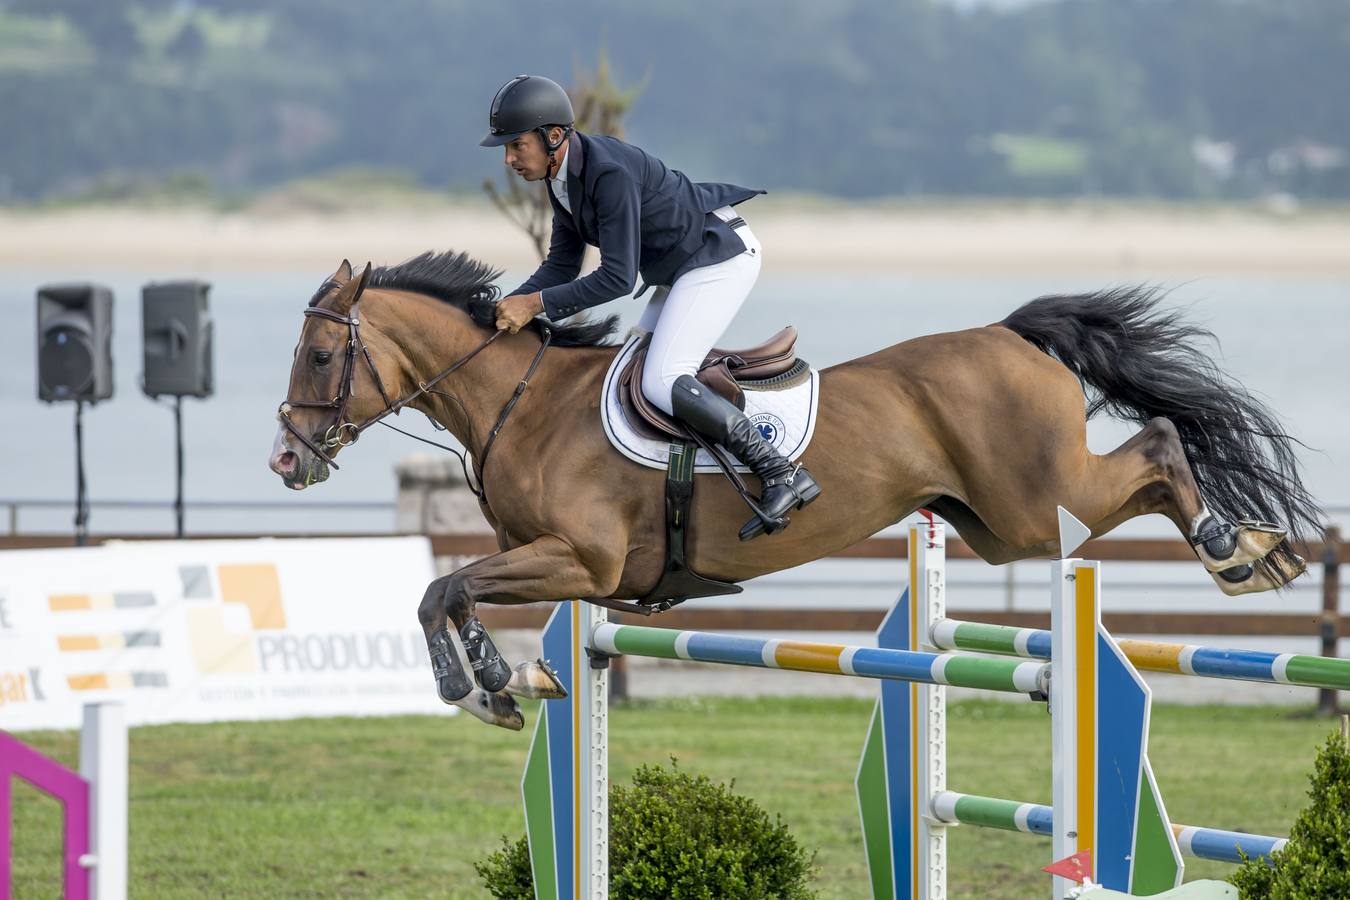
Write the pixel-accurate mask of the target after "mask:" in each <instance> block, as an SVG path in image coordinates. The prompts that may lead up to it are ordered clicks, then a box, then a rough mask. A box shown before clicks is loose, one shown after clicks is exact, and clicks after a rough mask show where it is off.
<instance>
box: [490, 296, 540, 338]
mask: <svg viewBox="0 0 1350 900" xmlns="http://www.w3.org/2000/svg"><path fill="white" fill-rule="evenodd" d="M543 311H544V296H543V294H541V293H540V292H539V291H535V292H534V293H533V294H512V295H511V296H510V297H505V298H503V299H502V300H501V301H500V302H499V303H498V304H497V330H498V331H509V332H511V333H512V334H515V333H516V332H517V331H519V330H520V329H522V328H524V327H525V326H526V325H528V324H530V320H531V319H533V318H534V317H535V316H537V315H539V314H540V313H541V312H543Z"/></svg>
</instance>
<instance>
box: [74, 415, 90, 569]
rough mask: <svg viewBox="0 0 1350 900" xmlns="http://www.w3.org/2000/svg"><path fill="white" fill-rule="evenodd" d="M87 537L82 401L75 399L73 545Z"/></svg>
mask: <svg viewBox="0 0 1350 900" xmlns="http://www.w3.org/2000/svg"><path fill="white" fill-rule="evenodd" d="M88 539H89V491H88V487H87V486H86V484H85V481H84V401H83V400H76V401H75V546H76V547H83V546H84V545H85V544H86V543H87V542H88Z"/></svg>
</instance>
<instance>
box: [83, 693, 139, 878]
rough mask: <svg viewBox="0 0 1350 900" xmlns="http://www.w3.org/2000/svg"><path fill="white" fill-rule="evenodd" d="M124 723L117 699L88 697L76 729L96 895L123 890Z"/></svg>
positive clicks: (125, 776)
mask: <svg viewBox="0 0 1350 900" xmlns="http://www.w3.org/2000/svg"><path fill="white" fill-rule="evenodd" d="M127 762H128V754H127V723H126V714H125V710H124V708H123V706H122V704H120V703H89V704H86V705H85V707H84V721H83V724H82V726H81V729H80V775H81V777H83V778H84V779H85V780H86V781H88V782H89V807H90V810H89V811H90V817H89V818H90V831H91V834H90V841H89V850H90V855H91V856H92V857H93V858H92V859H91V860H89V861H88V863H86V862H85V860H81V864H82V865H85V864H87V865H91V866H92V867H93V873H92V878H91V879H90V882H91V885H90V886H91V888H92V891H91V896H92V897H93V898H94V900H126V896H127V778H128V773H127Z"/></svg>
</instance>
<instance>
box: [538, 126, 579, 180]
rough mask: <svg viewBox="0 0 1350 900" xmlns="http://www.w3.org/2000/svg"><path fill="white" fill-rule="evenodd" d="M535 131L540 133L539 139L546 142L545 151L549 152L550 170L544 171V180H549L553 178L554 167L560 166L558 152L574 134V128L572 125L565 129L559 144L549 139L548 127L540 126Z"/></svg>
mask: <svg viewBox="0 0 1350 900" xmlns="http://www.w3.org/2000/svg"><path fill="white" fill-rule="evenodd" d="M535 131H537V132H538V133H539V139H540V140H541V141H543V142H544V149H546V150H548V168H547V169H545V170H544V178H545V180H547V179H549V178H551V177H552V173H553V167H554V166H556V165H557V164H558V158H557V154H558V151H559V150H560V149H561V148H562V145H563V144H564V143H565V142H566V141H567V138H568V137H569V136H570V135H571V134H572V127H571V126H570V125H568V126H564V127H563V136H562V137H560V138H558V141H557V143H553V142H552V141H550V140H549V139H548V126H545V125H540V126H539V127H538V128H536V129H535Z"/></svg>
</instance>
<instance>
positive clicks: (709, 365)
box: [618, 325, 811, 440]
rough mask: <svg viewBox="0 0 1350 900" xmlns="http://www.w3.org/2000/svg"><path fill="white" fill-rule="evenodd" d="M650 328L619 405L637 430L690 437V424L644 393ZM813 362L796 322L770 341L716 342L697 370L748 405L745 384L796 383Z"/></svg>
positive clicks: (624, 376) (626, 373) (623, 382)
mask: <svg viewBox="0 0 1350 900" xmlns="http://www.w3.org/2000/svg"><path fill="white" fill-rule="evenodd" d="M651 341H652V336H651V335H650V334H648V335H646V336H644V337H643V338H642V342H641V343H640V344H638V348H637V350H636V351H634V353H633V357H632V359H631V360H629V362H628V365H626V366H624V369H623V371H622V372H621V373H620V374H619V384H618V392H619V405H620V406H621V407H622V408H623V411H624V415H625V416H627V418H628V421H629V422H630V423H631V424H632V425H633V428H634V430H636V431H638V432H639V433H640V434H642V435H643V436H644V437H649V438H656V439H658V440H659V439H665V438H677V439H680V440H690V439H691V435H690V433H689V431H688V429H686V428H685V426H684V425H682V424H681V423H679V422H677V421H676V420H675V419H672V418H671V417H670V416H668V415H666V414H665V413H664V412H662V411H661V410H660V409H659V408H658V407H656V406H653V405H652V403H651V401H649V400H648V399H647V398H646V396H645V395H644V394H643V393H642V366H643V364H644V363H645V362H646V361H647V350H648V348H649V347H650V346H651ZM810 368H811V367H810V366H809V365H807V363H806V362H805V360H799V359H798V358H797V329H796V328H793V327H792V326H791V325H789V326H787V327H786V328H784V329H783V330H782V331H780V332H778V333H777V334H775V335H774V336H773V337H771V338H769V339H768V340H767V341H765V342H764V343H762V344H760V345H758V346H756V347H751V348H749V349H746V350H723V349H721V348H719V347H714V348H713V349H712V350H711V351H709V353H708V356H707V357H706V358H705V359H704V360H703V363H702V364H701V365H700V366H699V369H698V373H697V375H696V376H695V377H696V378H697V379H698V380H699V382H701V383H702V384H703V385H705V386H706V387H707V388H708V389H709V390H710V391H713V392H714V393H716V394H719V395H721V396H722V397H725V398H726V399H727V400H729V401H731V402H732V403H734V404H736V408H737V409H742V410H743V409H745V393H744V389H743V388H750V389H752V390H754V389H758V390H772V389H773V388H788V387H792V386H793V385H795V384H796V383H797V382H798V380H799V379H800V377H802V376H805V375H809V373H810Z"/></svg>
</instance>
